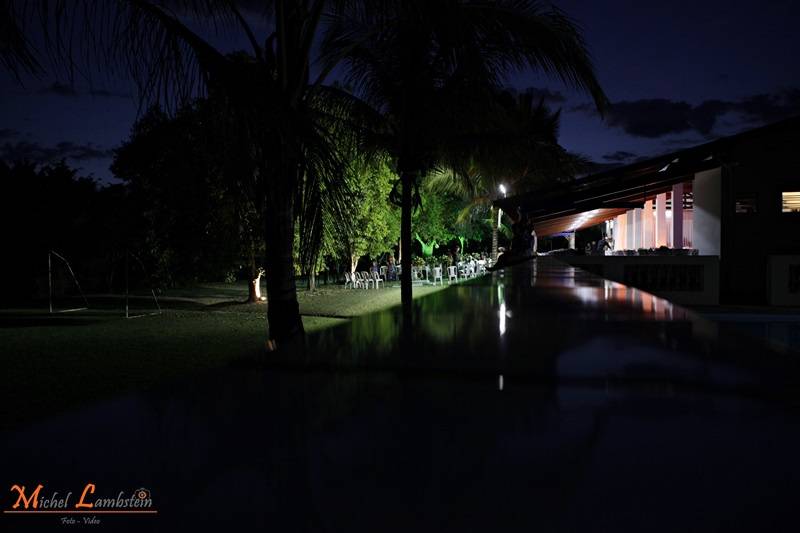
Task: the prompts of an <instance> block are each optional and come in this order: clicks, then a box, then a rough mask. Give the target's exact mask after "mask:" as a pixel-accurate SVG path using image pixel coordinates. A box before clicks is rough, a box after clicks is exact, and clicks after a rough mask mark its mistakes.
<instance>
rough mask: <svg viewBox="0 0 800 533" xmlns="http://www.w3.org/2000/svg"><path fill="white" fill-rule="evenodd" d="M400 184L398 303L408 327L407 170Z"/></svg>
mask: <svg viewBox="0 0 800 533" xmlns="http://www.w3.org/2000/svg"><path fill="white" fill-rule="evenodd" d="M400 179H401V184H402V186H403V197H402V205H401V218H400V253H401V254H402V257H401V260H400V265H401V266H402V272H401V273H400V301H401V302H402V305H403V321H404V325H405V326H406V327H410V325H411V320H412V307H411V301H412V293H411V210H412V208H413V205H412V198H411V194H412V189H413V183H414V175H413V174H412V172H409V171H408V170H403V171H402V172H401V176H400Z"/></svg>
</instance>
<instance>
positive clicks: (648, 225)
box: [642, 200, 656, 248]
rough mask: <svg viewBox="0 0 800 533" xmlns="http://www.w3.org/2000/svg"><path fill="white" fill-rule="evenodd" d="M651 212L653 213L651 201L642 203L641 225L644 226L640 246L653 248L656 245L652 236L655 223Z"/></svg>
mask: <svg viewBox="0 0 800 533" xmlns="http://www.w3.org/2000/svg"><path fill="white" fill-rule="evenodd" d="M653 213H654V211H653V201H652V200H648V201H646V202H645V203H644V211H643V217H642V225H643V226H644V228H643V229H644V236H643V240H642V248H653V247H654V246H655V245H656V240H655V237H654V233H655V226H656V223H655V217H654V216H653Z"/></svg>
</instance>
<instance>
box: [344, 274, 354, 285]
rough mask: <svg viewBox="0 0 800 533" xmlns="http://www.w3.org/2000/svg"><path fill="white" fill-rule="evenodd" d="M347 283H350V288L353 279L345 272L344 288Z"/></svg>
mask: <svg viewBox="0 0 800 533" xmlns="http://www.w3.org/2000/svg"><path fill="white" fill-rule="evenodd" d="M348 285H350V288H351V289H352V288H353V280H352V279H351V278H350V273H349V272H345V273H344V288H345V289H346V288H347V286H348Z"/></svg>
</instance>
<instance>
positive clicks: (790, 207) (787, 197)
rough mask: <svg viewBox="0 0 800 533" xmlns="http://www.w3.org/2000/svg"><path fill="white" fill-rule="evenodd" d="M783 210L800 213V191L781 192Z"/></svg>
mask: <svg viewBox="0 0 800 533" xmlns="http://www.w3.org/2000/svg"><path fill="white" fill-rule="evenodd" d="M783 212H784V213H800V191H794V192H786V191H784V192H783Z"/></svg>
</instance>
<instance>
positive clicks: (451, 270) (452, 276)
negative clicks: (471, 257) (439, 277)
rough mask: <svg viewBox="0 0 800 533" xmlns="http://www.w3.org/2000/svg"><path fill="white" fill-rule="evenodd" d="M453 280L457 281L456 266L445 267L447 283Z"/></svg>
mask: <svg viewBox="0 0 800 533" xmlns="http://www.w3.org/2000/svg"><path fill="white" fill-rule="evenodd" d="M453 280H456V281H458V267H455V266H449V267H447V283H450V282H452V281H453Z"/></svg>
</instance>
